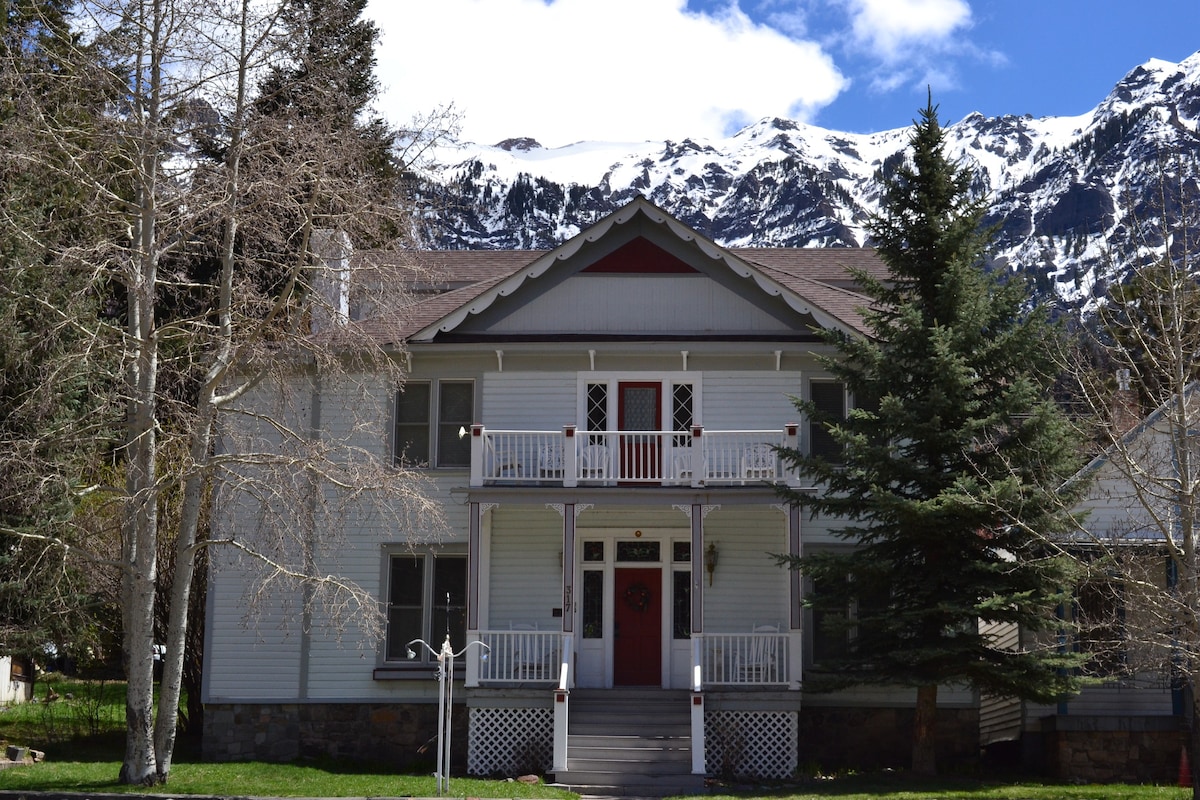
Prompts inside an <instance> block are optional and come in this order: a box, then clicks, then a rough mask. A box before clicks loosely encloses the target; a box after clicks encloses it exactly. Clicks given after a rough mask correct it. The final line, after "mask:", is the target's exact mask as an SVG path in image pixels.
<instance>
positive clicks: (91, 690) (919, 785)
mask: <svg viewBox="0 0 1200 800" xmlns="http://www.w3.org/2000/svg"><path fill="white" fill-rule="evenodd" d="M48 690H49V692H50V695H51V696H52V697H53V698H54V699H53V700H51V701H49V702H47V700H46V697H47V692H48ZM37 696H38V701H37V702H34V703H28V704H24V705H19V706H10V707H8V708H4V709H0V744H18V745H23V746H27V747H33V748H35V749H38V750H42V751H44V752H45V753H46V760H45V761H44V762H42V763H39V764H33V765H29V766H22V767H12V768H9V769H6V770H0V789H4V790H17V791H28V792H38V791H45V792H115V793H134V794H140V793H144V792H145V791H146V790H144V789H142V788H141V787H132V786H125V785H122V784H119V783H117V775H118V773H119V772H120V769H121V757H122V754H123V752H124V702H125V696H124V686H123V685H122V684H120V683H113V682H109V683H107V684H97V683H86V682H80V681H71V680H66V679H63V678H61V677H58V676H48V677H47V676H43V677H42V678H40V679H39V683H38V688H37ZM429 773H430V769H429V768H427V769H425V770H423V771H422V772H421V773H420V774H413V773H412V772H404V771H401V770H398V769H396V768H394V767H392V766H390V765H380V764H361V763H355V762H333V761H328V762H318V763H293V764H274V763H270V764H268V763H262V762H236V763H228V762H225V763H211V762H204V761H201V760H200V757H199V748H198V747H197V743H196V742H195V741H194V739H192V738H189V737H181V738H180V740H179V743H178V744H177V745H176V749H175V761H174V765H173V767H172V769H171V777H170V780H169V781H168V783H167V785H166V786H162V787H157V790H156V793H159V794H167V793H169V794H171V795H187V794H213V795H225V796H229V795H238V796H255V795H257V796H263V797H434V796H436V795H437V785H436V782H435V780H434V778H433V776H432V775H431V774H429ZM450 792H451V795H452V796H454V797H481V798H484V797H487V798H497V797H511V798H526V797H528V798H574V797H575V795H573V794H571V793H570V792H565V791H562V790H559V789H554V788H551V787H548V786H545V785H536V786H533V785H527V784H524V783H519V782H516V781H495V780H477V779H473V778H460V777H452V778H451V781H450ZM1190 796H1191V791H1190V790H1187V789H1180V788H1178V787H1175V786H1134V785H1120V784H1109V785H1102V786H1098V785H1058V784H1050V783H1039V782H1036V781H1017V780H1011V781H1007V780H982V779H970V778H942V779H938V780H936V781H924V780H918V779H915V778H912V777H911V776H908V775H905V774H903V773H875V774H860V775H844V776H838V777H835V778H829V779H808V780H803V781H799V782H796V783H792V784H788V785H738V784H730V785H721V784H718V785H716V786H714V787H712V790H711V793H710V794H709V795H708V797H711V798H717V799H718V800H720V799H721V798H731V799H732V798H741V799H744V798H751V797H763V798H790V799H791V800H809V799H810V798H811V799H812V800H816V799H817V798H838V800H865V799H866V798H881V797H886V798H896V799H897V800H1184V798H1189V797H1190Z"/></svg>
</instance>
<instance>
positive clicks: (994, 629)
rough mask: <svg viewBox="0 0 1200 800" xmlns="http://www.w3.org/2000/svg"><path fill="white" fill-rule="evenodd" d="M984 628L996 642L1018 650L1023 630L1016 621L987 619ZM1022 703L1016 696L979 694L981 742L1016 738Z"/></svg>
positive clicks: (1020, 720) (1005, 648) (1018, 734)
mask: <svg viewBox="0 0 1200 800" xmlns="http://www.w3.org/2000/svg"><path fill="white" fill-rule="evenodd" d="M980 632H981V633H982V634H984V635H985V636H990V637H991V640H992V642H993V646H994V647H996V648H998V649H1001V650H1016V649H1017V648H1018V647H1019V646H1020V640H1021V633H1020V630H1019V629H1018V628H1017V626H1016V625H1013V624H1012V623H986V624H984V625H981V626H980ZM1022 710H1023V709H1022V703H1021V700H1019V699H1018V698H1016V697H1002V696H999V695H991V694H981V695H980V697H979V743H980V744H984V745H986V744H991V743H992V742H1004V741H1011V740H1013V739H1016V738H1017V737H1018V736H1020V734H1021V726H1022Z"/></svg>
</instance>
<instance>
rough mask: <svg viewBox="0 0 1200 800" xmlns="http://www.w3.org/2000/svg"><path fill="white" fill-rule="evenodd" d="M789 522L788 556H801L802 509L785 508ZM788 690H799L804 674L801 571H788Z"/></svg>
mask: <svg viewBox="0 0 1200 800" xmlns="http://www.w3.org/2000/svg"><path fill="white" fill-rule="evenodd" d="M783 509H784V512H785V513H786V514H787V522H788V555H793V556H798V555H801V552H802V548H801V544H800V507H799V506H797V505H794V504H793V505H786V506H784V507H783ZM788 580H789V586H788V589H789V591H788V594H789V599H788V608H789V612H788V661H787V663H788V688H789V689H799V688H800V681H801V678H802V676H803V672H804V661H803V657H804V649H803V646H804V631H803V630H802V626H801V622H802V620H803V617H804V615H803V613H802V603H803V601H804V580H803V575H801V574H800V570H796V569H793V570H788Z"/></svg>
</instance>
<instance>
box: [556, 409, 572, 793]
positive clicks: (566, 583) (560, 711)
mask: <svg viewBox="0 0 1200 800" xmlns="http://www.w3.org/2000/svg"><path fill="white" fill-rule="evenodd" d="M573 433H574V430H572V434H573ZM568 441H570V439H569V437H568ZM562 512H563V515H562V517H563V541H562V637H561V639H560V641H561V642H562V645H561V647H562V650H561V653H562V655H561V658H560V661H561V664H562V666H561V669H562V670H563V671H564V672H565V673H566V674H562V673H560V674H559V676H558V686H557V687H556V688H555V690H554V752H553V755H552V757H551V758H552V763H551V768H552V769H553V771H554V772H556V773H558V772H565V771H566V770H567V727H568V720H569V717H570V711H569V709H570V691H569V690H570V687H571V686H572V684H574V682H575V676H574V675H573V674H572V672H573V667H574V666H575V659H574V657H573V656H572V653H571V652H570V651H571V649H572V647H573V646H574V645H573V642H574V640H575V637H574V636H573V635H572V632H573V631H574V630H575V613H574V611H575V504H574V503H566V504H565V505H563V509H562Z"/></svg>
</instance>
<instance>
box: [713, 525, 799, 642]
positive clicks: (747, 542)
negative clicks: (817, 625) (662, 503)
mask: <svg viewBox="0 0 1200 800" xmlns="http://www.w3.org/2000/svg"><path fill="white" fill-rule="evenodd" d="M704 538H705V541H706V542H711V543H715V544H716V546H717V551H718V559H717V568H716V571H715V572H714V573H713V582H712V586H709V585H708V576H707V575H705V576H704V630H705V631H706V632H708V633H750V632H751V630H752V629H753V627H754V626H755V625H778V626H780V630H781V631H786V630H787V626H788V599H789V594H788V583H789V574H788V571H787V570H786V569H784V568H782V567H778V566H776V565H775V562H774V559H772V558H771V555H770V554H771V553H781V552H786V551H787V517H786V516H785V515H784V514H783V512H782V511H779V510H777V509H772V508H768V509H756V508H745V507H730V508H728V509H725V508H722V509H718V510H715V511H712V512H710V513H709V514H708V516H707V517H705V519H704Z"/></svg>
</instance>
